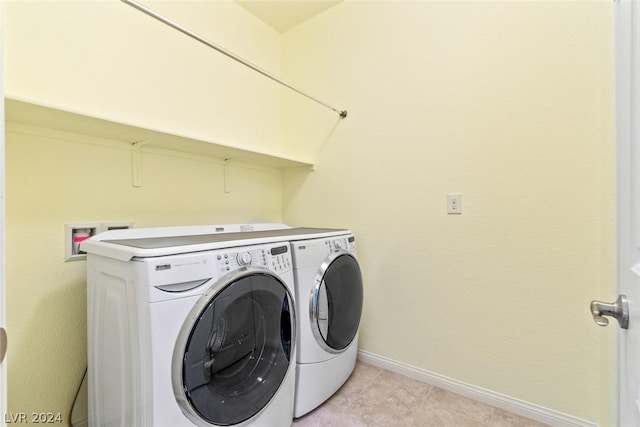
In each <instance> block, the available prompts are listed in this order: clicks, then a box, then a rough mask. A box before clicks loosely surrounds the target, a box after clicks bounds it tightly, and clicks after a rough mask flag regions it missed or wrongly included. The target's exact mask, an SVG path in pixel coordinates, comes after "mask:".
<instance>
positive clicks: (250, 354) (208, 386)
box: [172, 268, 295, 426]
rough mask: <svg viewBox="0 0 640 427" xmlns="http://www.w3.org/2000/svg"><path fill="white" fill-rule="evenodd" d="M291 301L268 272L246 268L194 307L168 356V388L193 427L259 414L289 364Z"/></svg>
mask: <svg viewBox="0 0 640 427" xmlns="http://www.w3.org/2000/svg"><path fill="white" fill-rule="evenodd" d="M294 333H295V317H294V313H293V300H292V298H291V295H290V294H289V291H288V290H287V288H286V286H285V284H284V283H283V282H282V281H281V280H280V279H279V278H278V277H277V276H275V275H273V274H272V273H270V272H269V271H268V270H264V269H260V268H244V269H242V270H239V271H236V272H233V273H230V274H228V275H227V276H225V277H223V278H222V279H221V280H219V281H218V282H216V284H214V285H213V286H212V287H211V288H210V289H209V291H208V292H207V293H205V294H204V295H203V296H202V297H201V298H200V299H199V300H198V302H197V303H196V304H195V306H194V307H193V309H192V310H191V312H190V313H189V316H188V317H187V322H186V323H185V324H184V325H183V327H182V330H181V331H180V335H179V336H178V340H177V342H176V347H175V349H174V354H173V372H172V376H173V388H174V393H175V396H176V399H177V401H178V404H179V405H180V407H181V409H182V411H183V413H184V414H185V415H186V416H187V417H188V418H189V419H191V421H193V422H195V423H196V424H198V425H201V424H202V423H203V421H204V422H205V423H206V424H209V425H215V426H230V425H235V424H239V423H242V422H243V421H246V420H249V419H250V418H252V417H253V416H255V415H256V414H257V413H259V412H260V411H261V410H262V409H263V408H264V407H265V406H266V405H267V404H268V403H269V402H270V401H271V399H272V398H273V396H274V395H275V394H276V393H277V391H278V389H279V388H280V385H281V384H282V382H283V380H284V379H285V377H286V375H287V372H288V369H289V367H290V365H291V361H292V358H291V356H292V352H293V343H294V342H295V336H294Z"/></svg>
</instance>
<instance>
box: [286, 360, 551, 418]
mask: <svg viewBox="0 0 640 427" xmlns="http://www.w3.org/2000/svg"><path fill="white" fill-rule="evenodd" d="M363 426H366V427H370V426H371V427H374V426H375V427H378V426H384V427H394V426H397V427H432V426H433V427H476V426H483V427H543V426H544V424H541V423H539V422H536V421H532V420H529V419H526V418H522V417H519V416H517V415H514V414H511V413H509V412H505V411H503V410H500V409H497V408H494V407H492V406H488V405H485V404H483V403H480V402H476V401H474V400H471V399H467V398H465V397H462V396H458V395H456V394H453V393H450V392H448V391H445V390H442V389H439V388H437V387H433V386H430V385H428V384H425V383H423V382H420V381H417V380H414V379H412V378H408V377H405V376H403V375H400V374H396V373H393V372H390V371H387V370H384V369H380V368H378V367H375V366H372V365H369V364H365V363H362V362H358V363H357V364H356V369H355V371H354V372H353V374H352V375H351V378H349V380H348V381H347V383H346V384H345V385H344V386H343V387H342V388H341V389H340V390H338V392H336V394H334V395H333V396H332V397H331V399H329V400H328V401H327V402H325V403H324V404H323V405H321V406H320V407H318V408H316V409H315V410H314V411H312V412H310V413H309V414H307V415H305V416H304V417H301V418H298V419H297V420H294V422H293V427H363Z"/></svg>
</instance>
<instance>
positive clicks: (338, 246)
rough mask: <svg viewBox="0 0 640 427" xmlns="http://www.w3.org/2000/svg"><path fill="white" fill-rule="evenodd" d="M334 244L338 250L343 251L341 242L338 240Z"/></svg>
mask: <svg viewBox="0 0 640 427" xmlns="http://www.w3.org/2000/svg"><path fill="white" fill-rule="evenodd" d="M333 244H334V245H335V248H336V250H338V249H343V248H342V242H341V241H340V240H336V241H335V242H333Z"/></svg>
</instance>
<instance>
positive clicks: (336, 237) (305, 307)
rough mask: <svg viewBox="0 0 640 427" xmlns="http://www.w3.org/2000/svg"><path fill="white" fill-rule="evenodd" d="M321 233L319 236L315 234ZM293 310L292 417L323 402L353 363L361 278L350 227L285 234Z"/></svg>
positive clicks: (336, 388) (334, 390) (304, 412)
mask: <svg viewBox="0 0 640 427" xmlns="http://www.w3.org/2000/svg"><path fill="white" fill-rule="evenodd" d="M318 236H322V237H318ZM289 239H290V243H291V249H292V254H293V267H294V278H295V287H296V291H295V292H296V293H295V298H296V311H297V313H298V335H297V336H298V339H297V343H298V353H297V354H298V356H297V364H296V397H295V406H294V413H293V415H294V418H298V417H301V416H303V415H304V414H306V413H308V412H310V411H311V410H313V409H314V408H316V407H317V406H319V405H321V404H322V403H323V402H325V401H326V400H327V399H328V398H329V397H331V395H333V394H334V393H335V392H336V391H337V390H338V389H339V388H340V387H341V386H342V385H343V384H344V383H345V382H346V380H347V379H348V378H349V376H350V375H351V373H352V372H353V369H354V367H355V363H356V358H357V350H358V329H359V326H360V318H361V315H362V307H363V281H362V273H361V271H360V266H359V264H358V261H357V258H356V242H355V236H354V235H353V233H351V232H350V231H349V230H324V231H323V232H321V233H319V234H316V235H315V238H311V239H309V238H308V236H304V238H299V237H298V236H295V235H292V236H290V237H289Z"/></svg>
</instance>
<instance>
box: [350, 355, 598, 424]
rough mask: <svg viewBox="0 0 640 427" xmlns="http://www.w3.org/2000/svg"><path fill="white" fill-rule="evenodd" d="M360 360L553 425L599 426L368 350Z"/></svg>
mask: <svg viewBox="0 0 640 427" xmlns="http://www.w3.org/2000/svg"><path fill="white" fill-rule="evenodd" d="M358 360H361V361H362V362H365V363H369V364H371V365H374V366H377V367H379V368H383V369H386V370H389V371H392V372H396V373H398V374H401V375H404V376H407V377H409V378H413V379H416V380H418V381H422V382H424V383H427V384H430V385H433V386H435V387H439V388H441V389H444V390H447V391H450V392H452V393H456V394H459V395H461V396H464V397H468V398H469V399H473V400H476V401H478V402H482V403H486V404H487V405H491V406H493V407H496V408H499V409H502V410H505V411H508V412H511V413H513V414H516V415H520V416H522V417H526V418H530V419H532V420H535V421H539V422H541V423H545V424H549V425H551V426H554V427H597V424H594V423H592V422H590V421H585V420H582V419H580V418H576V417H573V416H571V415H567V414H563V413H561V412H557V411H554V410H552V409H548V408H544V407H542V406H538V405H534V404H532V403H528V402H525V401H522V400H519V399H515V398H513V397H509V396H505V395H503V394H500V393H496V392H493V391H491V390H486V389H484V388H481V387H477V386H474V385H471V384H467V383H464V382H462V381H458V380H455V379H453V378H448V377H445V376H444V375H440V374H436V373H434V372H429V371H427V370H424V369H420V368H416V367H413V366H410V365H407V364H404V363H401V362H397V361H395V360H392V359H389V358H387V357H384V356H379V355H377V354H373V353H370V352H368V351H364V350H359V351H358Z"/></svg>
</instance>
